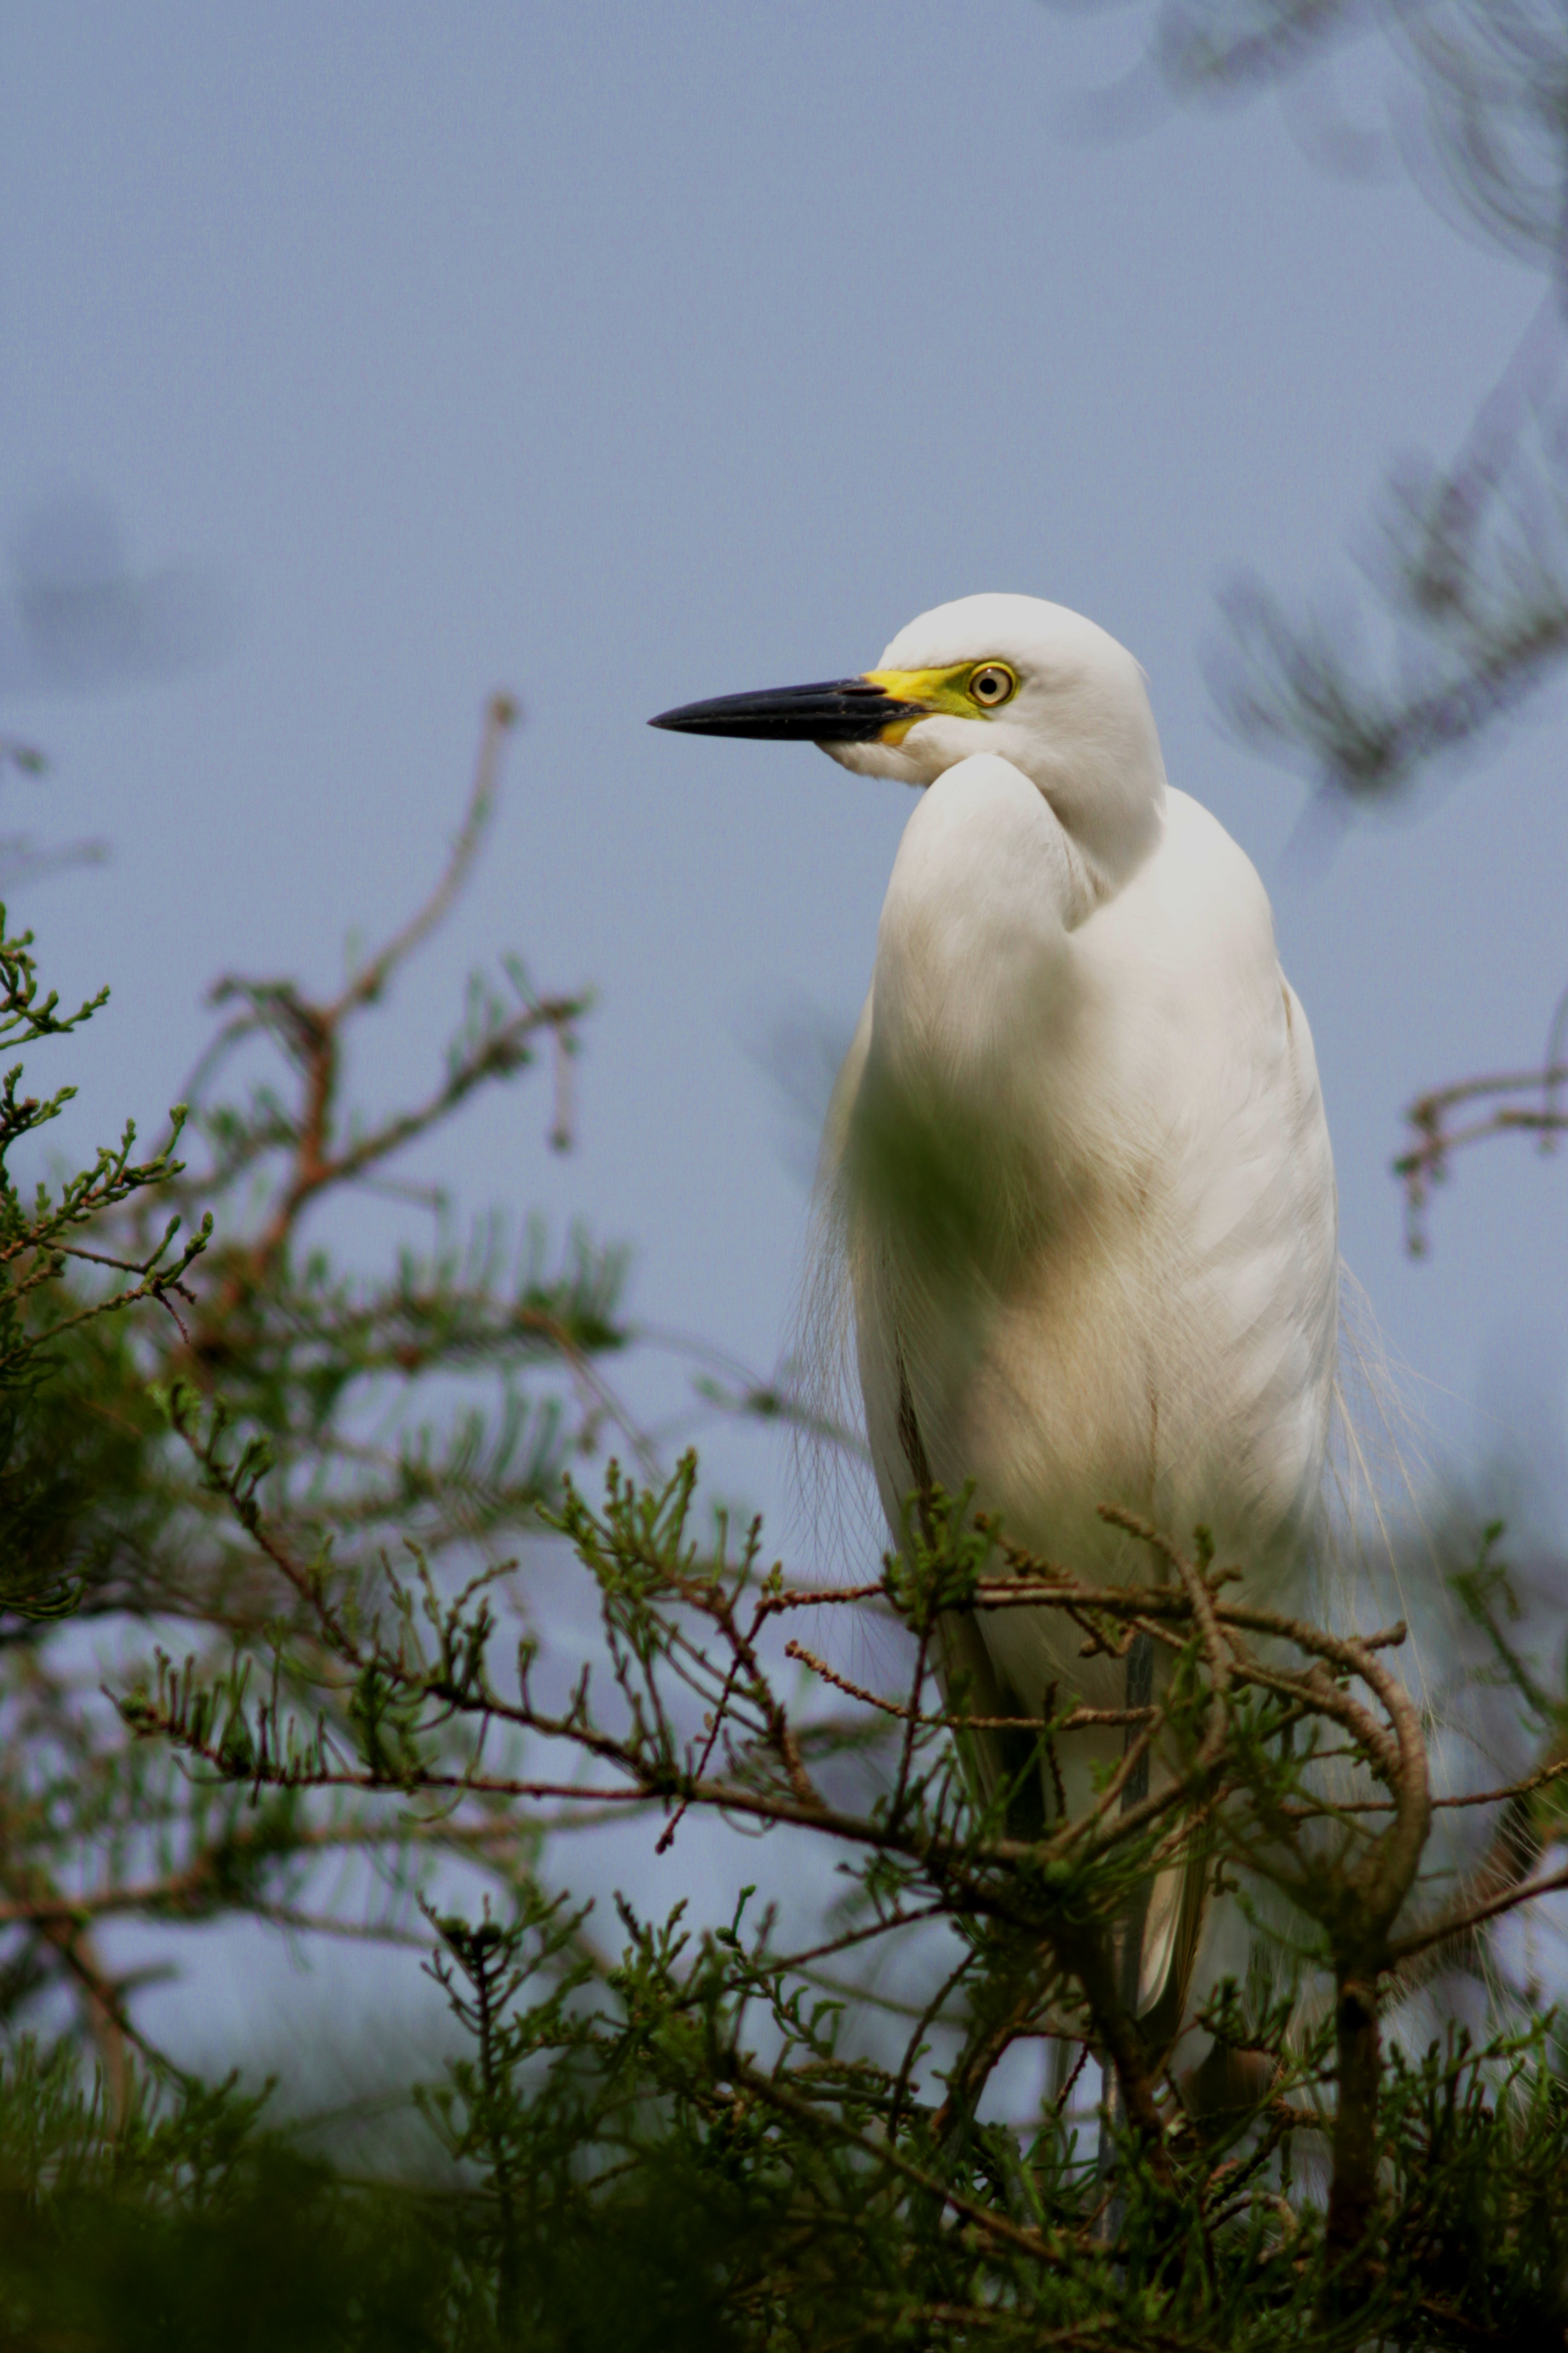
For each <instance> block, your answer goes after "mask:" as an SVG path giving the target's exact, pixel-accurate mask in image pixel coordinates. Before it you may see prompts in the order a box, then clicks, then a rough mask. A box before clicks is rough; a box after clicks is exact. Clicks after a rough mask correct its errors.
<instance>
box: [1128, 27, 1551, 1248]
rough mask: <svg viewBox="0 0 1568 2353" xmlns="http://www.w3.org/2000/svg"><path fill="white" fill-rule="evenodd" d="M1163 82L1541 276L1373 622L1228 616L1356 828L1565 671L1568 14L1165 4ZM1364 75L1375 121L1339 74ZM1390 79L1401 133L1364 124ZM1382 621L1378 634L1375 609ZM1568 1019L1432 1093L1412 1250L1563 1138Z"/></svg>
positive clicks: (1377, 557) (1257, 717)
mask: <svg viewBox="0 0 1568 2353" xmlns="http://www.w3.org/2000/svg"><path fill="white" fill-rule="evenodd" d="M1147 21H1148V45H1147V58H1146V69H1147V72H1148V74H1149V75H1150V76H1151V77H1152V79H1153V81H1154V82H1155V83H1156V84H1157V85H1158V87H1159V88H1160V89H1161V90H1163V92H1164V93H1166V95H1167V96H1168V97H1169V98H1171V99H1173V100H1176V101H1178V102H1181V103H1184V104H1193V105H1203V104H1212V103H1222V102H1226V101H1231V102H1235V101H1238V100H1247V99H1249V98H1252V97H1256V96H1258V95H1259V94H1260V93H1262V92H1265V91H1278V92H1279V93H1280V94H1281V95H1282V96H1283V97H1285V98H1286V99H1287V100H1289V103H1290V105H1291V108H1292V119H1293V120H1294V121H1296V122H1297V124H1298V126H1299V127H1305V126H1308V125H1310V132H1309V136H1308V139H1307V142H1306V143H1307V144H1308V145H1309V148H1310V152H1312V153H1315V154H1317V155H1319V156H1320V157H1321V158H1322V159H1324V160H1325V161H1327V162H1328V163H1329V164H1331V167H1332V166H1333V165H1334V164H1336V163H1338V164H1343V165H1345V166H1347V167H1348V168H1351V169H1352V170H1354V169H1358V168H1361V167H1363V166H1364V165H1365V164H1367V162H1368V161H1369V159H1370V160H1372V161H1373V162H1374V163H1379V164H1402V165H1403V166H1404V167H1405V169H1407V170H1408V171H1409V172H1410V173H1411V174H1412V175H1413V176H1414V178H1415V182H1416V184H1417V185H1419V186H1420V187H1421V188H1422V189H1423V191H1424V192H1425V193H1426V195H1428V196H1429V197H1430V198H1431V199H1432V201H1433V202H1434V203H1435V204H1436V205H1437V206H1439V207H1440V208H1441V209H1442V210H1443V211H1444V212H1445V213H1446V214H1447V216H1448V217H1449V218H1450V219H1452V220H1453V221H1454V222H1455V223H1456V225H1457V226H1458V227H1462V228H1463V229H1464V230H1465V231H1466V232H1467V233H1468V234H1469V235H1471V236H1473V237H1479V238H1481V239H1482V240H1484V241H1485V242H1486V243H1487V244H1489V245H1491V246H1492V247H1494V248H1497V250H1498V251H1500V253H1503V254H1506V255H1508V256H1510V258H1511V259H1515V260H1518V261H1521V262H1523V263H1524V264H1526V265H1527V266H1528V267H1529V268H1531V269H1535V270H1537V271H1539V273H1540V276H1541V281H1542V283H1541V298H1540V302H1539V305H1538V307H1537V309H1536V311H1535V313H1534V315H1533V317H1532V318H1531V321H1530V322H1529V324H1528V326H1527V327H1526V329H1525V331H1524V332H1523V334H1522V335H1521V338H1520V341H1519V343H1517V345H1516V346H1515V348H1514V349H1513V350H1512V351H1511V352H1510V353H1507V354H1504V355H1500V359H1499V362H1498V363H1497V364H1495V367H1494V371H1493V373H1492V375H1491V380H1490V382H1489V383H1488V382H1487V381H1486V378H1485V377H1484V376H1483V377H1482V378H1481V379H1480V381H1479V383H1478V386H1477V395H1478V406H1477V408H1476V412H1475V416H1474V419H1473V422H1472V424H1471V427H1470V429H1469V431H1468V434H1467V435H1466V437H1465V438H1464V440H1463V442H1462V443H1461V444H1460V446H1459V448H1458V449H1457V450H1455V451H1454V452H1453V453H1452V454H1451V455H1449V456H1448V457H1447V459H1442V460H1436V459H1431V458H1427V457H1425V456H1413V455H1406V456H1405V457H1403V458H1401V459H1399V461H1398V462H1397V464H1396V465H1395V466H1394V469H1393V470H1392V471H1391V473H1390V476H1389V478H1388V480H1387V481H1386V482H1385V484H1384V487H1383V489H1382V491H1381V492H1380V493H1379V494H1378V495H1377V497H1376V499H1375V501H1374V504H1373V515H1372V520H1371V522H1370V526H1369V527H1368V528H1367V529H1366V530H1365V531H1363V534H1362V550H1363V573H1364V576H1365V586H1366V588H1367V589H1368V590H1369V591H1370V599H1368V598H1366V597H1363V599H1362V601H1361V606H1360V609H1359V611H1358V612H1354V613H1347V610H1346V607H1345V606H1344V604H1343V602H1342V604H1341V607H1340V609H1339V611H1338V613H1337V615H1336V617H1334V618H1332V619H1331V618H1328V617H1325V616H1322V615H1318V614H1312V613H1310V612H1309V613H1306V614H1300V613H1298V612H1296V611H1293V610H1292V608H1291V605H1290V603H1289V601H1288V600H1287V599H1286V598H1285V597H1283V596H1281V595H1280V593H1279V591H1278V590H1277V589H1274V588H1272V587H1270V586H1268V583H1267V582H1266V580H1265V579H1264V578H1263V577H1262V576H1261V575H1260V574H1258V572H1249V573H1247V574H1246V575H1242V576H1241V577H1239V578H1237V579H1236V580H1235V581H1233V582H1232V583H1231V585H1230V586H1228V588H1227V589H1226V591H1225V593H1224V596H1223V597H1222V605H1223V610H1224V615H1225V619H1226V625H1227V626H1226V636H1225V638H1224V639H1223V640H1222V642H1221V643H1220V645H1219V646H1218V647H1217V648H1216V649H1215V652H1214V655H1213V657H1212V661H1211V681H1212V684H1213V687H1214V691H1215V698H1216V701H1217V702H1218V704H1219V707H1220V710H1221V712H1222V714H1223V715H1224V717H1225V719H1226V722H1227V723H1228V724H1229V725H1230V727H1231V728H1232V730H1233V731H1234V732H1235V733H1236V734H1237V736H1238V737H1239V738H1240V739H1241V740H1242V741H1243V742H1244V743H1246V744H1248V745H1249V746H1251V747H1252V748H1253V749H1255V750H1257V751H1258V752H1260V753H1261V754H1264V755H1265V756H1266V757H1268V758H1271V759H1277V760H1280V761H1282V762H1284V763H1285V764H1286V765H1289V766H1292V767H1297V768H1300V769H1301V770H1303V771H1305V773H1306V774H1307V775H1308V776H1310V778H1311V779H1312V781H1313V782H1314V784H1315V785H1316V786H1318V788H1319V790H1320V792H1321V794H1322V795H1323V796H1324V797H1326V799H1327V800H1328V802H1329V803H1330V804H1331V806H1332V807H1334V808H1335V809H1336V810H1337V811H1338V812H1339V813H1340V814H1341V815H1343V814H1345V813H1348V812H1350V811H1353V810H1356V809H1364V808H1370V807H1394V806H1397V805H1401V804H1403V803H1405V801H1407V800H1408V798H1409V797H1410V796H1411V794H1412V793H1413V792H1414V791H1415V790H1416V789H1417V788H1418V787H1419V786H1421V785H1422V783H1423V782H1424V781H1426V780H1427V779H1429V778H1431V777H1433V776H1436V775H1438V774H1441V773H1442V772H1443V771H1444V770H1445V769H1451V768H1452V767H1453V766H1454V765H1456V763H1458V762H1459V761H1461V760H1463V759H1466V758H1468V757H1472V756H1475V755H1478V754H1480V753H1481V752H1483V751H1484V750H1485V749H1486V748H1487V746H1488V745H1489V744H1490V743H1492V742H1493V741H1494V740H1495V739H1496V738H1497V737H1498V735H1499V733H1500V731H1501V730H1502V729H1503V728H1504V727H1505V726H1506V724H1507V723H1508V722H1509V721H1510V718H1511V717H1512V716H1513V715H1514V714H1515V713H1516V712H1519V711H1521V709H1522V708H1523V707H1524V706H1525V705H1526V704H1527V703H1528V702H1531V699H1532V698H1535V697H1537V696H1538V695H1539V694H1540V693H1541V691H1542V690H1543V689H1544V688H1545V687H1546V686H1548V685H1549V684H1551V683H1552V681H1555V680H1557V679H1558V678H1560V677H1561V676H1562V674H1563V668H1564V664H1565V662H1568V11H1565V10H1564V9H1563V6H1562V5H1561V0H1414V5H1413V0H1155V5H1153V6H1152V9H1151V10H1150V11H1149V14H1148V19H1147ZM1351 59H1353V62H1354V64H1355V66H1356V67H1357V69H1358V72H1357V77H1356V79H1357V83H1358V90H1357V100H1356V110H1355V111H1356V113H1357V118H1358V119H1357V121H1356V122H1355V124H1354V125H1353V126H1352V123H1351V122H1349V121H1347V120H1346V117H1345V114H1344V112H1343V111H1342V101H1341V96H1340V88H1339V84H1338V82H1337V81H1336V76H1335V69H1336V65H1337V64H1338V63H1339V62H1340V61H1341V60H1351ZM1373 80H1375V82H1376V86H1377V90H1378V100H1377V102H1378V103H1379V105H1380V106H1381V108H1382V109H1383V111H1384V117H1385V119H1384V121H1383V123H1382V124H1381V125H1377V124H1374V125H1373V127H1371V128H1370V129H1369V128H1368V127H1366V124H1365V122H1364V110H1365V102H1366V100H1365V92H1366V88H1367V86H1368V84H1369V82H1371V81H1373ZM1369 602H1370V611H1369V610H1368V604H1369ZM1565 1050H1568V997H1564V998H1563V1000H1562V1001H1561V1002H1560V1003H1559V1004H1558V1006H1557V1007H1556V1008H1555V1010H1554V1011H1553V1013H1552V1017H1551V1019H1550V1022H1549V1024H1548V1030H1547V1044H1546V1050H1545V1053H1544V1055H1543V1057H1542V1063H1541V1064H1540V1065H1539V1066H1537V1067H1536V1068H1534V1069H1527V1070H1524V1071H1512V1072H1500V1073H1496V1074H1488V1075H1484V1076H1480V1077H1467V1078H1463V1079H1459V1080H1458V1081H1455V1082H1450V1083H1447V1084H1444V1085H1438V1086H1434V1087H1428V1088H1426V1089H1425V1090H1424V1091H1423V1092H1421V1093H1420V1094H1419V1095H1418V1096H1417V1097H1416V1098H1415V1102H1414V1103H1412V1104H1411V1105H1410V1107H1409V1109H1408V1111H1407V1113H1406V1118H1407V1121H1408V1124H1409V1137H1408V1142H1407V1145H1406V1148H1405V1151H1404V1152H1403V1153H1402V1154H1401V1155H1399V1157H1398V1159H1397V1161H1396V1162H1395V1173H1396V1174H1397V1176H1399V1177H1400V1179H1401V1181H1402V1183H1403V1185H1404V1187H1405V1204H1406V1213H1407V1237H1408V1240H1409V1245H1410V1248H1411V1250H1412V1251H1413V1252H1415V1253H1416V1254H1419V1253H1420V1252H1421V1251H1422V1250H1425V1248H1426V1211H1427V1208H1428V1206H1429V1200H1430V1194H1431V1188H1432V1187H1433V1186H1434V1185H1435V1184H1437V1183H1440V1182H1441V1181H1442V1180H1443V1179H1444V1178H1445V1177H1446V1176H1447V1175H1448V1173H1449V1171H1450V1169H1451V1166H1452V1161H1453V1155H1454V1154H1455V1152H1456V1151H1458V1150H1459V1149H1461V1148H1462V1147H1463V1146H1464V1145H1468V1144H1470V1143H1473V1142H1476V1141H1478V1140H1479V1139H1481V1138H1484V1137H1490V1136H1496V1135H1499V1134H1509V1133H1520V1132H1522V1133H1526V1134H1531V1135H1533V1136H1534V1137H1536V1139H1537V1140H1538V1141H1539V1142H1540V1143H1541V1144H1542V1147H1543V1148H1546V1147H1549V1146H1550V1145H1551V1144H1552V1140H1553V1139H1554V1138H1555V1137H1556V1136H1557V1135H1559V1134H1561V1133H1562V1132H1563V1128H1564V1127H1565V1126H1568V1115H1565V1113H1564V1112H1563V1103H1562V1089H1563V1084H1564V1082H1568V1060H1565V1059H1564V1057H1565Z"/></svg>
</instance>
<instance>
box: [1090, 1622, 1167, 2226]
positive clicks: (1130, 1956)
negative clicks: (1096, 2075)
mask: <svg viewBox="0 0 1568 2353" xmlns="http://www.w3.org/2000/svg"><path fill="white" fill-rule="evenodd" d="M1153 1697H1154V1641H1153V1637H1152V1635H1150V1634H1134V1635H1133V1637H1132V1641H1131V1643H1130V1645H1129V1646H1128V1651H1127V1697H1126V1702H1125V1704H1126V1706H1127V1708H1128V1710H1129V1712H1130V1713H1131V1710H1132V1709H1133V1708H1135V1707H1148V1706H1149V1705H1151V1704H1152V1701H1153ZM1141 1730H1142V1726H1141V1725H1136V1724H1130V1725H1128V1727H1127V1732H1126V1736H1125V1739H1124V1742H1123V1753H1124V1754H1125V1751H1126V1750H1127V1749H1129V1748H1131V1746H1132V1744H1133V1742H1134V1741H1135V1740H1136V1739H1137V1737H1138V1735H1139V1732H1140V1731H1141ZM1148 1794H1149V1756H1148V1751H1147V1750H1145V1751H1144V1753H1143V1755H1142V1757H1140V1758H1139V1760H1138V1762H1137V1764H1136V1765H1135V1766H1134V1767H1133V1768H1132V1770H1131V1773H1130V1774H1129V1775H1128V1776H1127V1781H1126V1785H1125V1787H1124V1788H1123V1789H1122V1792H1121V1810H1122V1812H1123V1813H1124V1814H1125V1813H1127V1812H1129V1811H1130V1810H1131V1808H1132V1807H1133V1806H1139V1805H1142V1802H1143V1800H1144V1799H1145V1798H1146V1797H1147V1796H1148ZM1148 1915H1149V1882H1148V1880H1147V1878H1145V1879H1144V1880H1143V1881H1142V1883H1141V1884H1140V1886H1139V1889H1138V1892H1137V1894H1135V1895H1134V1896H1133V1897H1132V1899H1131V1903H1130V1904H1129V1905H1128V1906H1127V1910H1126V1912H1125V1913H1124V1915H1122V1922H1121V1935H1120V1937H1119V1938H1118V1944H1117V1956H1116V1980H1117V1983H1116V1990H1117V1993H1118V1995H1119V1997H1120V1999H1121V2003H1122V2006H1123V2008H1124V2009H1126V2010H1131V2012H1132V2014H1133V2016H1134V2017H1136V2015H1137V2012H1138V1995H1139V1990H1140V1982H1141V1979H1142V1973H1143V1928H1144V1924H1145V1922H1146V1920H1147V1918H1148ZM1101 2065H1102V2067H1103V2069H1104V2076H1105V2082H1104V2093H1103V2095H1102V2098H1101V2102H1100V2160H1099V2170H1100V2179H1101V2180H1102V2181H1103V2180H1105V2179H1107V2177H1108V2176H1109V2174H1110V2170H1111V2167H1112V2163H1113V2160H1114V2144H1115V2134H1116V2128H1117V2126H1119V2125H1120V2124H1121V2123H1123V2122H1124V2121H1125V2116H1124V2111H1123V2106H1122V2100H1121V2084H1119V2083H1118V2082H1117V2080H1116V2071H1115V2069H1114V2068H1113V2067H1112V2066H1111V2064H1110V2060H1109V2059H1104V2060H1102V2061H1101ZM1122 2211H1123V2206H1122V2200H1121V2197H1120V2196H1116V2197H1113V2198H1112V2199H1111V2200H1110V2205H1109V2206H1108V2207H1107V2208H1106V2211H1105V2219H1104V2222H1103V2225H1102V2229H1103V2232H1104V2235H1105V2237H1106V2238H1107V2239H1108V2240H1112V2241H1114V2240H1116V2239H1119V2238H1120V2237H1121V2220H1122Z"/></svg>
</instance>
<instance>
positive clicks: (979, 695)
mask: <svg viewBox="0 0 1568 2353" xmlns="http://www.w3.org/2000/svg"><path fill="white" fill-rule="evenodd" d="M969 691H970V693H971V694H972V695H973V698H974V701H975V702H977V703H978V704H979V705H980V708H981V709H982V711H996V710H999V709H1000V708H1001V706H1002V704H1003V703H1004V702H1011V700H1012V698H1013V696H1014V695H1016V693H1017V691H1018V681H1017V679H1016V677H1015V676H1014V674H1013V672H1012V671H1011V670H1009V669H1008V667H1007V665H1006V663H1005V662H999V661H988V662H982V663H981V665H980V667H979V669H978V670H971V671H970V673H969Z"/></svg>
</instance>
